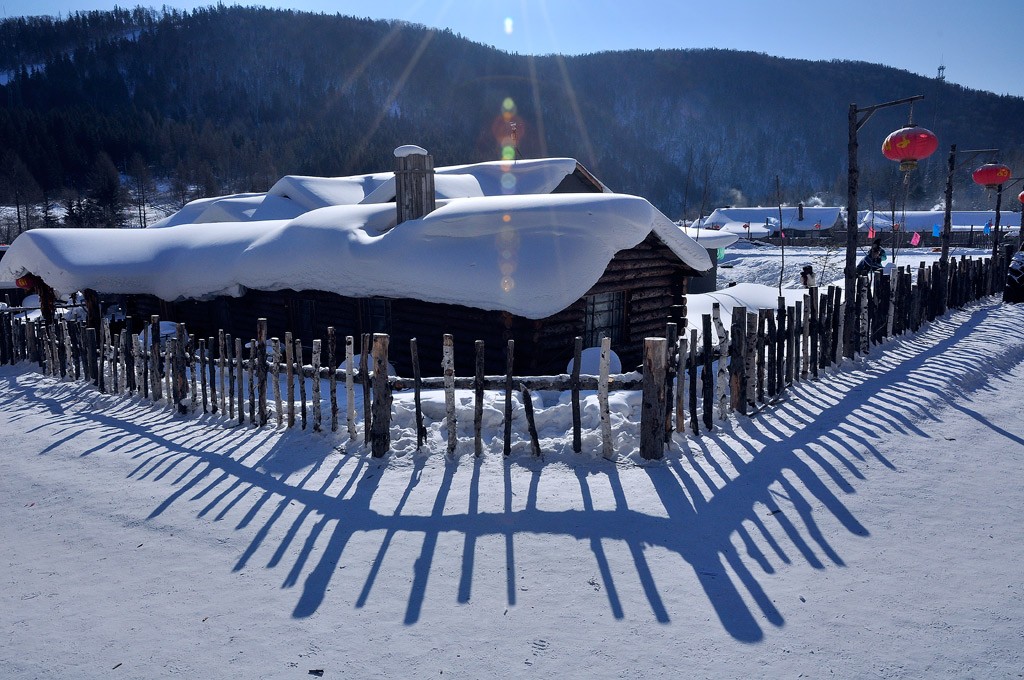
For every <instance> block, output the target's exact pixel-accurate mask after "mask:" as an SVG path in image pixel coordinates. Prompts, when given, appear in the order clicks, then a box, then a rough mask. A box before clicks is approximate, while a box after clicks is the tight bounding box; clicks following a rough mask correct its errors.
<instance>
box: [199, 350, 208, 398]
mask: <svg viewBox="0 0 1024 680" xmlns="http://www.w3.org/2000/svg"><path fill="white" fill-rule="evenodd" d="M199 378H200V381H199V382H200V386H201V388H202V392H203V413H209V412H210V401H209V394H208V392H207V389H206V339H205V338H199Z"/></svg>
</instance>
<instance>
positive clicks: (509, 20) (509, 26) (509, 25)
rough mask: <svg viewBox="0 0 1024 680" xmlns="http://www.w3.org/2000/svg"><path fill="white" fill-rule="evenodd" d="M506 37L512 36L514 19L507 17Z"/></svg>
mask: <svg viewBox="0 0 1024 680" xmlns="http://www.w3.org/2000/svg"><path fill="white" fill-rule="evenodd" d="M505 35H512V17H505Z"/></svg>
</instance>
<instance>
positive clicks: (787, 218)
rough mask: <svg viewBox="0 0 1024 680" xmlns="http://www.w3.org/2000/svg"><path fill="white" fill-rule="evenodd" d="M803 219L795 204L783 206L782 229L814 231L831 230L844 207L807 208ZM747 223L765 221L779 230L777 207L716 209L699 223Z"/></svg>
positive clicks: (762, 225)
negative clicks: (793, 205)
mask: <svg viewBox="0 0 1024 680" xmlns="http://www.w3.org/2000/svg"><path fill="white" fill-rule="evenodd" d="M803 211H804V215H803V219H802V220H801V219H800V209H799V208H798V207H792V206H784V207H783V208H782V222H781V224H782V228H783V229H799V230H803V231H813V230H815V229H831V228H832V227H833V226H835V224H836V222H838V221H839V217H840V215H841V214H842V211H843V209H842V208H837V207H807V206H805V207H804V209H803ZM732 223H739V224H740V225H744V224H750V226H751V228H754V227H762V228H763V227H764V226H765V225H766V224H767V225H768V226H769V228H770V229H771V230H772V231H778V229H779V207H778V206H771V207H757V208H718V209H716V210H715V211H714V212H712V213H711V214H710V215H708V217H707V218H706V219H705V220H704V221H703V222H702V223H701V224H702V225H703V226H705V227H713V226H717V227H724V226H726V225H728V224H732Z"/></svg>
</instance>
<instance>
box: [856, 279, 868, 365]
mask: <svg viewBox="0 0 1024 680" xmlns="http://www.w3.org/2000/svg"><path fill="white" fill-rule="evenodd" d="M868 302H869V300H868V277H866V276H858V277H857V298H856V310H857V316H856V319H857V330H856V338H857V343H858V351H859V352H860V354H861V356H864V357H866V356H868V355H869V354H870V353H871V326H870V324H869V319H868Z"/></svg>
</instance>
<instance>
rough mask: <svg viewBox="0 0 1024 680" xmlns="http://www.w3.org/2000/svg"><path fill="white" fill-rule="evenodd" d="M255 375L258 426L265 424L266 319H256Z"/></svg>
mask: <svg viewBox="0 0 1024 680" xmlns="http://www.w3.org/2000/svg"><path fill="white" fill-rule="evenodd" d="M255 371H256V377H257V383H258V388H259V395H260V396H259V400H260V408H259V411H260V427H262V426H264V425H266V424H267V320H266V319H262V318H260V319H256V366H255Z"/></svg>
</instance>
